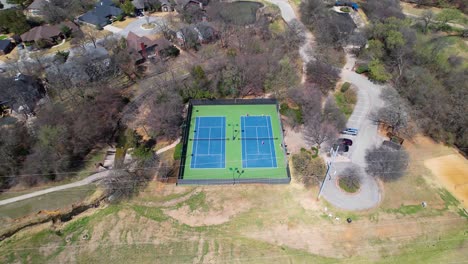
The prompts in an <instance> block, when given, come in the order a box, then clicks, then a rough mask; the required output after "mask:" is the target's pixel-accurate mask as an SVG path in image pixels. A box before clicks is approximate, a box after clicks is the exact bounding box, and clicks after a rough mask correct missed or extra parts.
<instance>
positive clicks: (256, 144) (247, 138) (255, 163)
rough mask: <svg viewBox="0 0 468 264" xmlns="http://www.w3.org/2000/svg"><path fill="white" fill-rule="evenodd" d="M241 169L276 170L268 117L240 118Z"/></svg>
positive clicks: (273, 144) (272, 137)
mask: <svg viewBox="0 0 468 264" xmlns="http://www.w3.org/2000/svg"><path fill="white" fill-rule="evenodd" d="M241 131H242V138H241V140H242V167H243V168H276V167H277V164H276V154H275V143H274V136H273V130H272V127H271V118H270V116H241Z"/></svg>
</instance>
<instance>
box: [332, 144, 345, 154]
mask: <svg viewBox="0 0 468 264" xmlns="http://www.w3.org/2000/svg"><path fill="white" fill-rule="evenodd" d="M338 146H339V149H338V152H348V151H349V146H348V145H345V144H334V145H333V149H334V150H336V148H337V147H338Z"/></svg>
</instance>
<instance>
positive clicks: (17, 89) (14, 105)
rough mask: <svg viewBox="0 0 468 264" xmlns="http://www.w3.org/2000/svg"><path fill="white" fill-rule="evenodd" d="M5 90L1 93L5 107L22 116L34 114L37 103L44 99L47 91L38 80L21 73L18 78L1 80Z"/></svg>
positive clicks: (1, 99) (0, 98) (0, 99)
mask: <svg viewBox="0 0 468 264" xmlns="http://www.w3.org/2000/svg"><path fill="white" fill-rule="evenodd" d="M0 83H1V84H2V86H4V88H5V89H3V90H2V93H0V101H1V102H2V104H3V106H4V107H8V108H10V109H11V110H12V111H13V112H16V113H22V114H31V113H34V109H35V108H36V104H37V102H38V101H39V100H40V99H41V98H43V97H44V95H45V90H44V87H43V86H42V84H41V83H40V82H39V80H37V79H36V78H34V77H32V76H28V75H23V74H21V73H19V74H18V75H17V76H16V77H9V78H1V77H0Z"/></svg>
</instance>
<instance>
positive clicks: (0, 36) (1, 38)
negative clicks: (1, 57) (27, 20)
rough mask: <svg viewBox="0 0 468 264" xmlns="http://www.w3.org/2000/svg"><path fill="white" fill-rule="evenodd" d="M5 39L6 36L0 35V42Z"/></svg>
mask: <svg viewBox="0 0 468 264" xmlns="http://www.w3.org/2000/svg"><path fill="white" fill-rule="evenodd" d="M7 38H8V36H6V35H0V40H4V39H7Z"/></svg>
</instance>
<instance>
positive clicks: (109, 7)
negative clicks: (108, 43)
mask: <svg viewBox="0 0 468 264" xmlns="http://www.w3.org/2000/svg"><path fill="white" fill-rule="evenodd" d="M120 15H123V11H122V10H121V9H120V8H118V7H116V6H115V4H114V2H112V1H111V0H102V1H99V2H98V3H96V5H95V6H94V8H93V9H92V10H90V11H88V12H86V13H85V14H83V15H81V16H79V17H78V21H79V22H81V23H85V24H89V25H93V26H96V27H104V26H105V25H107V24H110V23H111V22H112V19H115V18H116V17H118V16H120Z"/></svg>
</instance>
